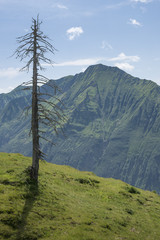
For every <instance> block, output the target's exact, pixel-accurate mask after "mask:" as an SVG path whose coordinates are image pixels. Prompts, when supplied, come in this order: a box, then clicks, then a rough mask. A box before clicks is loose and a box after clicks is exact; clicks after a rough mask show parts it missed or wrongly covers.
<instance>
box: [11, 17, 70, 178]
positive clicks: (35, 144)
mask: <svg viewBox="0 0 160 240" xmlns="http://www.w3.org/2000/svg"><path fill="white" fill-rule="evenodd" d="M41 23H42V22H40V21H39V17H38V16H37V19H32V25H31V31H30V32H29V33H27V34H26V35H24V36H21V37H18V38H17V42H18V44H19V47H18V48H17V49H16V51H15V53H14V54H15V55H16V58H20V60H21V61H23V60H24V59H25V58H29V60H28V62H27V64H26V65H25V66H24V67H23V68H22V69H21V70H27V71H29V70H30V68H32V69H33V75H32V80H30V81H28V82H26V83H23V85H25V86H27V87H26V89H32V106H31V108H32V120H31V133H32V148H33V150H32V167H31V178H32V179H33V180H35V181H38V171H39V160H40V159H41V158H43V155H44V153H43V152H42V151H41V149H40V142H39V141H40V138H42V139H45V140H47V139H46V138H44V137H43V136H42V134H43V131H41V130H40V128H39V125H40V124H44V125H46V126H47V127H52V128H53V129H54V131H55V132H56V133H57V132H58V129H61V130H62V122H63V121H64V120H65V116H64V113H63V110H62V109H61V107H60V106H59V105H58V104H57V103H60V102H61V100H60V99H59V98H58V97H55V94H56V90H58V87H57V86H56V84H55V83H53V82H52V83H50V81H49V79H48V78H47V77H45V76H43V75H41V74H40V73H39V72H40V70H44V68H43V67H42V63H43V64H44V63H46V64H52V61H51V60H50V59H49V58H48V57H46V53H48V52H50V53H52V54H54V52H55V48H54V47H53V46H52V44H51V43H50V42H49V38H48V37H47V36H46V35H44V33H43V32H42V31H41V30H40V26H41ZM44 65H45V64H44ZM41 85H43V86H47V87H51V88H53V89H54V95H52V94H49V93H47V92H45V91H44V90H43V92H41V91H40V89H42V88H43V87H42V86H41ZM28 86H29V87H28ZM49 97H54V99H55V101H49V100H47V99H48V98H49Z"/></svg>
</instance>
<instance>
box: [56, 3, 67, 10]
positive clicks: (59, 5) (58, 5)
mask: <svg viewBox="0 0 160 240" xmlns="http://www.w3.org/2000/svg"><path fill="white" fill-rule="evenodd" d="M57 8H60V9H66V10H67V9H68V7H66V6H65V5H63V4H57Z"/></svg>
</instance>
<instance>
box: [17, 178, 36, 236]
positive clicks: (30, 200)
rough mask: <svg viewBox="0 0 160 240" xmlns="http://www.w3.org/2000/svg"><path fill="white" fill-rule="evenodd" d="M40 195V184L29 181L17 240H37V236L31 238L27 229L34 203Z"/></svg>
mask: <svg viewBox="0 0 160 240" xmlns="http://www.w3.org/2000/svg"><path fill="white" fill-rule="evenodd" d="M38 195H39V189H38V183H35V182H31V181H29V182H28V183H27V190H26V194H25V196H24V197H25V204H24V207H23V211H22V214H21V216H20V218H19V226H18V228H17V235H16V240H37V237H36V236H31V235H30V236H29V232H28V230H29V229H27V228H26V226H27V219H28V215H29V213H30V212H31V210H32V208H33V205H34V202H35V200H36V198H37V196H38Z"/></svg>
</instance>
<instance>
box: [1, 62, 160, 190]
mask: <svg viewBox="0 0 160 240" xmlns="http://www.w3.org/2000/svg"><path fill="white" fill-rule="evenodd" d="M57 84H58V85H59V87H60V88H61V89H62V92H63V94H62V95H61V97H62V100H63V102H64V103H65V111H66V115H67V116H68V119H69V122H68V123H67V124H66V125H65V133H66V138H64V137H62V136H61V137H59V138H57V137H56V136H55V135H54V134H53V133H52V130H51V129H46V135H47V136H48V137H50V138H51V139H52V140H53V141H56V143H57V145H56V146H55V147H51V146H50V145H48V144H46V143H43V151H44V152H46V153H47V154H48V158H47V160H48V161H49V162H53V163H56V164H66V165H70V166H73V167H75V168H77V169H80V170H86V171H93V172H94V173H96V174H97V175H99V176H103V177H112V178H118V179H121V180H123V181H125V182H127V183H130V184H132V185H135V186H137V187H141V188H144V189H149V190H156V191H158V192H160V187H159V186H160V147H159V146H160V87H159V86H158V85H157V84H156V83H154V82H152V81H148V80H142V79H139V78H135V77H133V76H131V75H129V74H127V73H125V72H124V71H122V70H120V69H118V68H116V67H107V66H104V65H101V64H98V65H94V66H90V67H89V68H87V70H86V71H85V72H84V73H80V74H77V75H75V76H68V77H64V78H62V79H60V80H58V81H57ZM14 91H15V92H11V93H9V94H5V95H4V94H3V95H2V94H1V95H0V99H1V101H2V102H3V108H1V109H0V116H1V117H0V135H1V139H0V151H5V152H19V153H23V154H25V155H31V141H30V139H29V137H28V133H29V128H30V115H28V116H25V115H24V114H25V113H22V110H23V108H24V106H27V105H28V104H29V102H30V99H31V96H30V93H28V95H27V91H26V92H25V91H24V92H25V93H24V92H23V93H21V91H19V92H17V90H16V89H15V90H14ZM15 94H16V95H15ZM23 94H25V95H23ZM50 100H52V99H50ZM21 115H22V116H21Z"/></svg>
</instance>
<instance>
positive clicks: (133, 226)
mask: <svg viewBox="0 0 160 240" xmlns="http://www.w3.org/2000/svg"><path fill="white" fill-rule="evenodd" d="M30 164H31V159H30V158H27V157H24V156H22V155H20V154H6V153H0V239H10V240H22V239H23V240H37V239H45V240H54V239H55V240H75V239H76V240H103V239H104V240H107V239H109V240H112V239H129V240H133V239H138V240H141V239H142V240H147V239H149V240H152V239H154V240H158V239H160V221H159V220H160V197H159V196H158V195H157V194H155V193H152V192H147V191H143V190H140V189H136V188H133V187H131V186H130V185H128V184H126V183H123V182H122V181H118V180H114V179H104V178H100V177H97V176H95V175H94V174H92V173H89V172H80V171H78V170H75V169H73V168H71V167H67V166H57V165H53V164H49V163H46V162H41V163H40V176H39V186H38V188H36V186H35V185H34V184H32V183H29V180H28V177H27V173H26V171H25V170H26V169H27V167H28V166H29V165H30Z"/></svg>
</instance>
